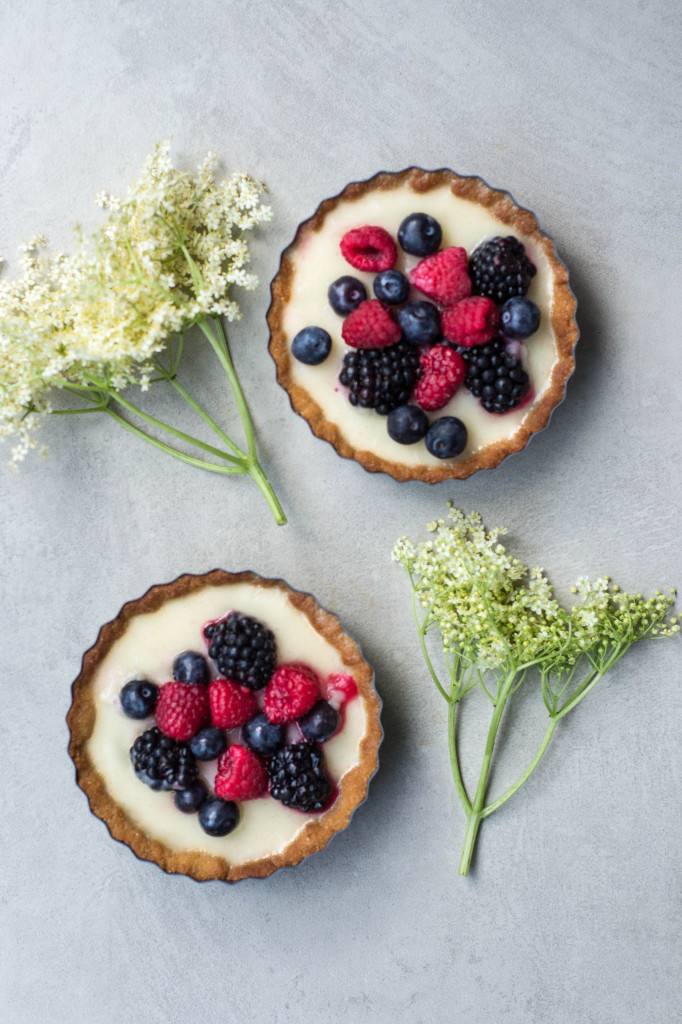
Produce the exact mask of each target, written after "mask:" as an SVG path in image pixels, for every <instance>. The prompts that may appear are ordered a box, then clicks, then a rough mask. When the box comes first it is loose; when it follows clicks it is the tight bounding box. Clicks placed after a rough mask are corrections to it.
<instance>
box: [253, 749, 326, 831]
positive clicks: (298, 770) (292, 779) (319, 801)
mask: <svg viewBox="0 0 682 1024" xmlns="http://www.w3.org/2000/svg"><path fill="white" fill-rule="evenodd" d="M268 775H269V776H270V795H271V796H273V797H274V798H275V800H279V801H280V802H281V803H283V804H284V805H285V807H293V808H295V809H296V810H297V811H304V812H305V813H306V814H308V813H310V812H311V811H322V810H324V808H325V807H326V806H327V804H328V802H329V798H330V796H331V795H332V785H331V782H330V781H329V779H328V778H327V773H326V770H325V764H324V755H323V753H322V750H321V749H320V747H319V746H318V745H317V743H292V744H289V745H288V746H286V747H283V748H282V749H281V750H280V751H278V753H276V754H275V755H274V756H273V757H271V758H270V760H269V761H268Z"/></svg>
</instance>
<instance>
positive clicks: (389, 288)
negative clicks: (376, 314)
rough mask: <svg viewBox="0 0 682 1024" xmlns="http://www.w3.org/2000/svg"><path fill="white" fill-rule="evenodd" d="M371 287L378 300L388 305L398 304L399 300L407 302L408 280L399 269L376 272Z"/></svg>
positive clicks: (408, 292)
mask: <svg viewBox="0 0 682 1024" xmlns="http://www.w3.org/2000/svg"><path fill="white" fill-rule="evenodd" d="M372 287H373V289H374V294H375V295H376V297H377V298H378V299H379V301H380V302H385V303H386V305H388V306H399V305H400V304H401V302H407V296H408V295H409V294H410V282H409V281H408V280H407V278H406V277H405V275H404V274H401V273H400V271H399V270H384V271H383V273H381V274H377V276H376V277H375V278H374V282H373V284H372Z"/></svg>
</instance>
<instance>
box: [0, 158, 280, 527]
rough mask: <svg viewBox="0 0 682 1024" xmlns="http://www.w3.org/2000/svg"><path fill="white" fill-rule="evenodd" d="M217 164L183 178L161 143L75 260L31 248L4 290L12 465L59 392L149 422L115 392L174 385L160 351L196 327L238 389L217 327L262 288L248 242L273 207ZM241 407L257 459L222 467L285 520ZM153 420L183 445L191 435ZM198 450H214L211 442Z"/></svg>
mask: <svg viewBox="0 0 682 1024" xmlns="http://www.w3.org/2000/svg"><path fill="white" fill-rule="evenodd" d="M216 167H217V158H216V156H215V154H213V153H210V154H208V156H207V157H206V158H205V159H204V160H203V161H202V163H201V164H200V165H199V167H198V168H197V170H196V172H194V173H191V172H181V171H176V170H175V169H174V168H173V164H172V161H171V158H170V145H169V143H168V142H162V143H160V144H159V145H157V146H156V148H155V149H154V151H153V152H152V153H151V154H150V156H149V157H148V158H147V160H146V161H145V163H144V166H143V169H142V173H141V175H140V177H139V178H138V180H137V181H136V182H134V183H133V184H132V185H131V186H130V188H129V189H128V191H127V194H126V196H125V197H124V198H118V197H116V196H114V195H112V194H110V193H108V192H104V191H101V192H98V193H97V195H96V197H95V202H96V204H97V205H98V206H99V207H100V208H101V209H103V210H104V211H106V213H107V214H108V218H107V221H106V223H105V224H104V225H103V227H102V228H101V229H100V230H99V231H98V232H97V233H96V234H95V235H93V237H92V238H91V239H90V240H89V241H86V240H84V239H83V238H82V237H81V236H80V234H78V235H77V242H78V244H77V247H76V249H75V251H74V252H73V254H71V255H66V254H65V253H61V252H59V253H55V254H54V255H51V256H50V255H48V254H47V253H46V251H45V246H46V242H45V239H44V238H43V237H42V236H39V235H37V236H35V237H34V238H32V239H30V240H29V241H28V242H26V243H25V244H24V245H23V246H22V247H21V251H22V255H21V259H20V266H21V270H22V274H21V276H20V277H19V278H17V279H16V280H14V281H10V280H3V281H0V356H1V357H2V358H1V360H0V437H6V438H9V437H15V438H16V439H17V442H16V443H15V445H14V447H13V449H12V453H11V457H12V460H13V461H14V462H15V463H16V462H19V461H20V460H21V459H23V458H24V457H25V455H26V454H27V452H28V451H29V450H30V449H31V448H33V447H34V441H33V434H34V432H35V430H36V429H37V428H38V427H39V426H40V424H41V422H42V421H43V420H44V418H45V416H46V415H47V414H48V413H49V412H50V411H51V405H50V401H49V398H48V395H49V394H50V393H51V392H52V391H53V390H54V389H58V390H65V391H68V392H69V393H70V394H72V395H77V396H80V397H81V398H82V399H83V400H84V401H85V402H86V404H88V403H89V405H90V407H91V408H93V407H94V408H106V411H107V412H108V413H109V415H112V414H113V411H114V410H113V407H112V402H120V403H122V404H123V406H124V408H125V409H126V410H127V411H128V412H130V411H131V410H134V412H135V413H137V414H138V415H140V416H142V417H143V418H144V414H143V413H142V412H140V410H137V409H136V408H135V407H134V406H132V405H131V403H129V402H127V400H124V399H123V397H122V396H119V394H118V393H119V392H121V391H122V390H124V389H125V388H127V387H128V386H129V385H137V386H139V387H140V388H141V389H142V390H146V389H147V388H148V387H149V386H150V382H151V381H152V379H156V380H158V379H159V373H161V378H162V379H166V380H173V379H174V377H175V372H174V371H173V372H172V373H171V372H170V371H167V372H165V371H164V370H163V368H161V369H160V367H159V356H160V354H161V353H162V352H163V351H164V350H165V349H166V347H167V346H168V344H169V340H170V339H172V338H174V337H175V336H182V335H184V334H185V332H186V331H187V330H188V329H189V328H190V327H192V326H193V325H195V324H196V325H198V326H199V327H200V328H201V330H202V331H203V333H204V334H205V335H206V337H207V338H208V340H209V342H210V344H211V345H212V346H213V347H214V349H215V350H216V353H217V354H218V356H219V358H220V360H221V362H222V364H223V367H224V369H225V371H226V373H227V374H228V377H229V379H230V383H231V385H232V387H233V390H235V394H236V393H237V391H238V390H239V391H240V389H239V384H238V382H237V380H236V376H235V375H234V370H233V367H232V365H231V360H230V357H229V352H228V350H227V343H226V341H225V339H224V337H222V333H223V332H222V326H221V324H220V321H219V319H217V318H219V317H221V316H224V317H225V319H226V320H228V321H232V320H236V319H238V318H239V315H240V313H239V306H238V304H237V303H236V302H235V300H234V299H233V298H232V297H231V296H230V295H229V293H230V290H231V289H232V288H234V287H240V288H246V289H253V288H255V287H256V284H257V278H256V276H255V275H254V274H253V273H251V271H250V270H249V269H248V264H249V261H250V255H249V249H248V245H247V243H246V240H245V239H244V237H243V235H244V233H245V232H247V231H249V230H251V229H252V228H254V227H256V226H257V225H259V224H262V223H264V222H265V221H268V220H269V219H270V218H271V216H272V212H271V210H270V207H269V206H265V205H263V203H262V194H263V191H264V187H263V185H262V184H261V183H260V182H259V181H256V180H255V179H253V178H251V177H250V176H249V175H248V174H246V173H245V172H243V171H236V172H234V173H233V174H232V175H231V177H229V178H227V179H226V180H224V181H222V182H217V181H216V180H215V171H216ZM209 321H210V322H209ZM185 394H186V392H185ZM192 404H193V406H194V408H195V409H198V408H199V407H198V405H197V403H195V402H193V400H192ZM238 407H239V411H240V415H241V416H242V419H243V421H244V428H245V431H246V433H247V439H248V442H249V446H248V448H249V450H248V453H243V452H241V451H240V449H238V448H237V447H236V446H234V445H231V451H230V453H229V454H228V456H227V457H228V459H229V460H230V461H231V462H232V463H234V464H235V465H234V466H233V467H232V468H229V467H227V468H226V467H224V466H220V467H219V468H218V469H215V471H216V472H218V471H220V472H247V473H249V474H251V475H252V476H253V477H254V479H256V482H257V483H258V485H259V486H260V487H261V489H262V490H263V492H264V494H265V495H266V498H267V500H268V502H269V503H270V504H271V507H272V508H273V511H275V514H276V516H277V517H278V518H280V521H283V518H284V517H283V513H282V511H281V509H279V506H278V503H277V501H276V499H275V498H274V495H273V494H272V491H271V488H270V486H269V484H268V483H267V480H265V477H264V474H263V472H262V470H261V468H260V466H258V465H257V460H256V457H255V441H254V438H253V427H252V424H251V422H250V419H248V422H247V418H248V411H247V410H246V404H245V402H244V401H243V395H241V394H240V397H239V399H238ZM118 418H119V419H120V418H121V417H120V416H118ZM147 420H149V417H147ZM207 422H209V424H210V425H211V426H213V428H214V429H215V430H216V432H217V433H218V434H219V435H221V436H222V438H223V439H224V438H225V435H224V434H221V431H220V429H219V428H218V427H217V425H216V424H213V423H212V422H211V421H210V420H207ZM154 423H155V425H156V426H161V428H162V429H165V430H168V431H169V432H170V433H174V434H175V436H182V437H184V438H185V439H187V438H188V436H189V435H186V434H184V433H182V434H179V433H178V431H177V430H175V429H174V428H168V427H167V426H166V425H164V424H160V423H159V421H154ZM126 425H128V424H126ZM135 429H136V430H137V433H138V434H139V435H140V436H142V437H144V438H145V439H147V440H149V437H148V436H147V435H146V434H145V433H144V432H143V431H142V430H140V429H139V428H135ZM190 440H193V439H191V438H190ZM153 443H156V442H153ZM157 447H159V445H158V444H157ZM162 447H164V450H166V451H169V452H170V454H173V455H176V456H177V457H178V458H182V459H184V460H185V461H194V462H195V463H197V464H200V465H202V466H203V468H212V467H211V465H210V464H208V463H206V462H201V461H199V462H197V460H196V459H194V460H192V459H190V458H188V457H187V456H185V455H184V454H182V453H178V452H177V451H176V450H174V449H171V448H170V447H169V446H168V445H164V446H162ZM200 447H203V448H204V449H207V446H206V445H205V444H204V443H202V442H200ZM209 450H213V451H215V449H211V448H210V446H209ZM223 457H224V456H223ZM213 468H215V467H213Z"/></svg>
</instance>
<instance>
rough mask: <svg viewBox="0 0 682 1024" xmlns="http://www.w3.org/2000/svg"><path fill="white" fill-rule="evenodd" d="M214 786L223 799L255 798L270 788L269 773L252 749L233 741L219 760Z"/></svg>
mask: <svg viewBox="0 0 682 1024" xmlns="http://www.w3.org/2000/svg"><path fill="white" fill-rule="evenodd" d="M214 787H215V793H216V796H219V797H220V799H221V800H255V798H256V797H257V796H262V795H263V793H265V791H266V790H267V788H268V773H267V771H266V770H265V765H264V764H263V762H262V761H261V760H260V758H259V757H258V756H257V755H256V754H254V752H253V751H252V750H249V749H248V748H247V747H241V746H239V744H238V743H233V744H232V746H230V747H228V748H227V750H226V751H225V753H224V754H221V756H220V758H219V760H218V774H217V775H216V777H215V783H214Z"/></svg>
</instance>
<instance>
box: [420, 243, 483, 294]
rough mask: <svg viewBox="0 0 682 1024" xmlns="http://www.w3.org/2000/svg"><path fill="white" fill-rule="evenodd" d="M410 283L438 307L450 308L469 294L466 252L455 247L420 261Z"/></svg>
mask: <svg viewBox="0 0 682 1024" xmlns="http://www.w3.org/2000/svg"><path fill="white" fill-rule="evenodd" d="M410 282H411V284H413V285H414V287H415V288H418V289H419V291H420V292H423V293H424V295H428V297H429V298H430V299H432V300H433V301H434V302H438V303H439V304H440V305H441V306H451V305H452V304H453V303H455V302H459V301H460V299H466V298H467V297H468V296H469V295H471V280H470V278H469V271H468V269H467V253H466V249H460V248H458V247H457V246H455V245H451V246H449V248H447V249H441V250H440V252H434V254H433V255H432V256H427V257H426V258H425V259H423V260H420V262H419V263H418V264H417V266H416V267H415V268H414V270H413V271H412V272H411V273H410Z"/></svg>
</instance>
